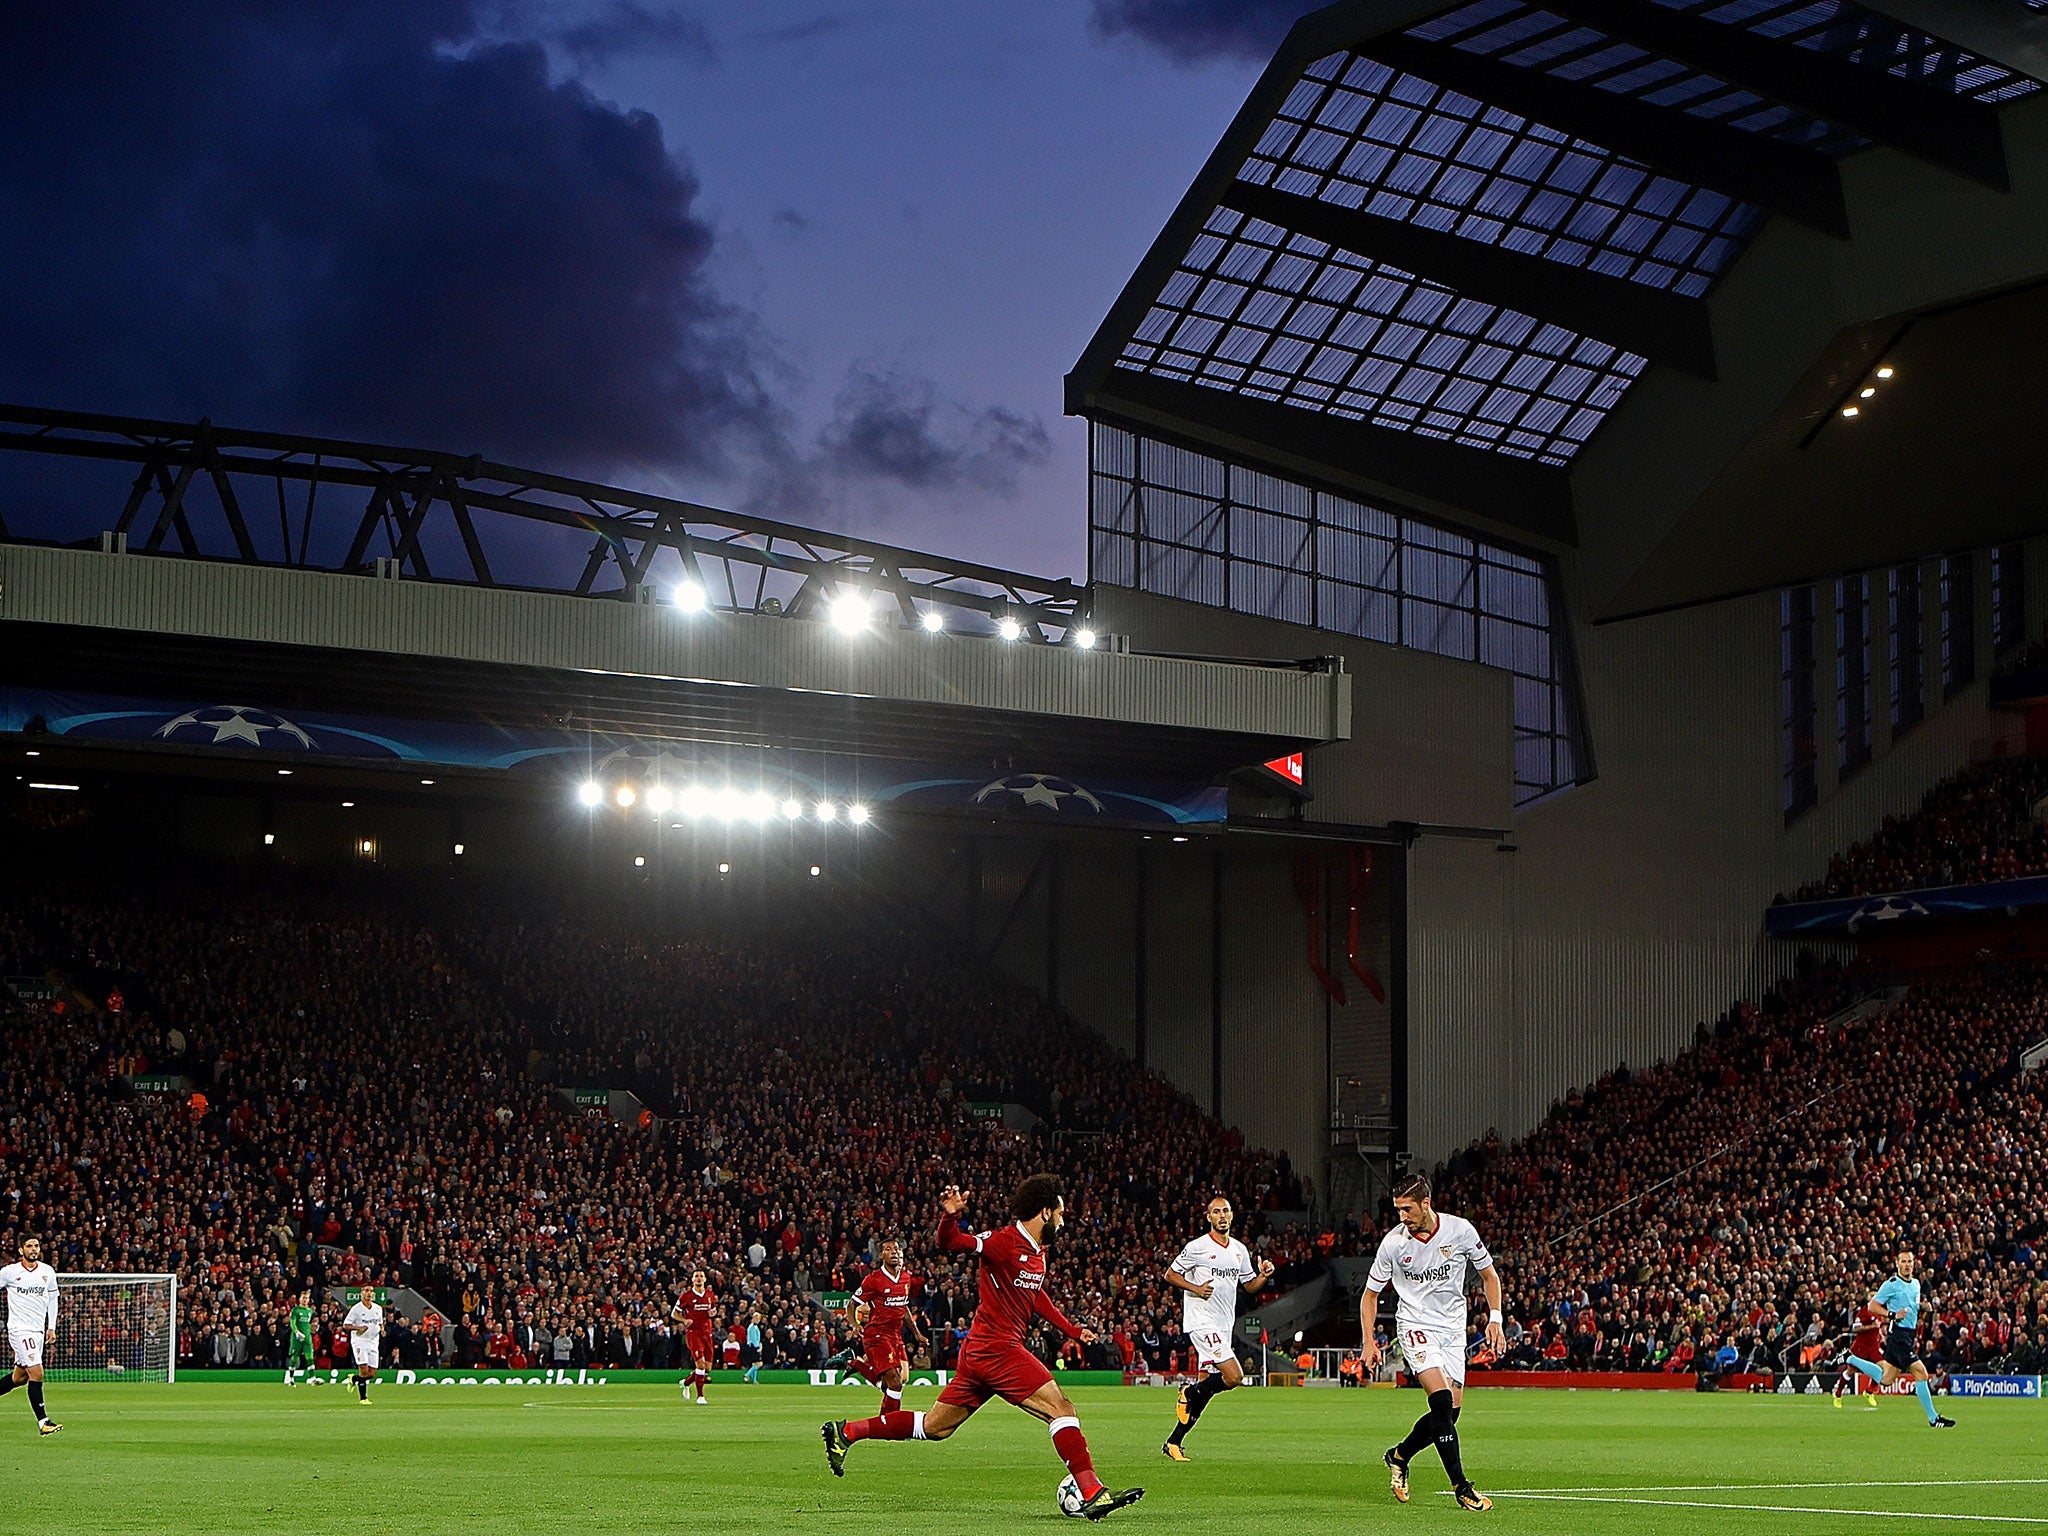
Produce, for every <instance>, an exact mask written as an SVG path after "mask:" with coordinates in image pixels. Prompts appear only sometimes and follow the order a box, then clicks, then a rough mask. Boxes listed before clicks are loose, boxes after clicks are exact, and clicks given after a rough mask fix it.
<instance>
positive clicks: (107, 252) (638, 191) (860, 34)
mask: <svg viewBox="0 0 2048 1536" xmlns="http://www.w3.org/2000/svg"><path fill="white" fill-rule="evenodd" d="M1312 8H1313V6H1312V5H1311V4H1309V3H1308V0H1026V3H1024V4H1021V5H1019V4H997V3H985V0H873V3H854V4H837V5H835V4H833V3H832V0H805V3H796V0H747V3H732V0H728V3H719V0H700V3H695V4H667V3H662V0H407V3H404V4H394V3H391V0H346V3H333V4H323V5H319V6H306V7H299V6H286V5H273V4H258V3H253V0H247V3H234V0H195V3H190V4H184V5H179V6H170V7H166V6H143V5H95V6H64V7H56V6H50V7H13V8H10V10H9V12H8V13H7V15H6V17H5V19H4V20H0V277H4V280H5V281H4V284H0V399H5V400H8V401H12V402H15V403H20V404H32V405H52V406H60V407H66V408H73V409H82V410H102V411H111V412H118V413H124V414H133V415H144V416H163V417H169V418H172V419H182V420H194V419H197V418H199V417H200V416H209V417H211V418H212V419H213V420H215V421H216V422H219V423H222V424H225V425H231V426H237V427H252V428H265V429H271V430H279V431H305V432H318V433H331V434H337V435H347V436H354V437H360V438H366V439H369V440H371V441H381V442H395V443H400V444H406V445H411V446H420V447H430V448H445V449H450V450H455V451H460V452H470V451H475V452H480V453H482V454H484V455H485V456H486V457H489V458H494V459H497V460H500V461H503V462H507V463H512V464H518V465H523V466H527V467H532V468H540V469H553V470H559V471H564V472H569V473H578V474H585V475H590V476H593V477H596V478H601V479H608V480H614V481H617V482H619V483H622V484H626V485H630V486H640V487H648V488H660V489H667V490H671V491H674V492H676V493H678V494H684V495H688V496H692V497H695V498H697V499H699V500H704V501H709V502H712V503H714V504H717V505H723V506H733V507H749V508H753V509H756V510H759V511H762V512H764V513H768V514H771V515H775V516H780V517H784V518H787V519H789V520H791V521H798V522H809V523H814V524H817V525H819V526H822V527H825V528H828V529H837V530H844V531H848V532H859V533H864V534H867V535H870V536H872V537H875V538H880V539H886V540H890V541H893V542H897V543H904V544H909V545H912V546H916V547H921V548H928V549H933V550H937V551H940V552H943V553H949V554H955V555H960V556H965V557H971V558H975V559H979V560H985V561H989V562H993V563H997V564H1002V565H1010V566H1015V567H1018V568H1020V569H1023V570H1027V571H1031V572H1034V573H1038V574H1045V575H1072V576H1080V575H1082V574H1084V572H1085V567H1086V557H1085V542H1084V521H1085V520H1084V496H1085V483H1086V469H1085V463H1084V447H1085V431H1084V428H1083V427H1082V424H1081V423H1079V422H1078V421H1073V420H1069V419H1067V418H1065V417H1063V416H1062V415H1061V396H1060V390H1061V377H1062V375H1063V374H1064V373H1065V372H1066V370H1067V369H1068V368H1069V367H1070V366H1071V365H1072V364H1073V362H1074V360H1075V359H1076V358H1077V357H1078V355H1079V353H1080V350H1081V348H1082V346H1083V345H1084V344H1085V343H1086V341H1087V339H1088V337H1089V335H1090V334H1091V332H1092V331H1093V329H1094V327H1095V325H1096V323H1097V322H1098V321H1099V320H1100V319H1101V317H1102V315H1103V313H1104V312H1105V310H1106V309H1107V307H1108V305H1109V303H1110V302H1111V300H1112V299H1113V298H1114V297H1115V295H1116V293H1117V291H1118V289H1119V288H1120V287H1121V285H1122V284H1123V282H1124V280H1125V278H1126V277H1127V276H1128V275H1129V274H1130V272H1131V270H1132V268H1133V267H1134V266H1135V264H1136V263H1137V261H1138V260H1139V258H1140V257H1141V256H1142V255H1143V253H1144V251H1145V248H1146V246H1147V245H1148V244H1149V242H1150V241H1151V239H1152V237H1153V236H1154V235H1155V234H1156V233H1157V232H1158V229H1159V227H1160V225H1161V224H1162V222H1163V221H1164V220H1165V218H1166V216H1167V214H1168V213H1169V212H1170V211H1171V209H1172V207H1173V205H1174V203H1175V201H1176V200H1177V199H1178V198H1179V196H1180V194H1181V193H1182V191H1183V190H1184V189H1185V187H1186V186H1187V183H1188V181H1189V180H1190V178H1191V177H1192V176H1193V174H1194V172H1195V170H1196V169H1197V167H1198V166H1199V165H1200V163H1201V161H1202V159H1203V158H1204V157H1205V156H1206V155H1207V154H1208V152H1209V150H1210V148H1211V147H1212V146H1213V145H1214V143H1215V141H1216V138H1217V136H1218V135H1219V134H1220V133H1221V131H1222V129H1223V127H1224V125H1225V124H1226V123H1227V122H1228V121H1229V119H1230V117H1231V115H1232V113H1233V112H1234V111H1235V110H1236V108H1237V107H1238V105H1239V104H1240V103H1241V102H1242V100H1243V98H1244V95H1245V92H1246V91H1247V90H1248V89H1249V87H1250V85H1251V83H1252V81H1253V80H1254V79H1255V78H1256V76H1257V73H1258V70H1259V68H1260V66H1261V65H1262V63H1263V62H1264V60H1265V58H1266V57H1267V56H1268V54H1269V53H1270V51H1271V48H1272V46H1273V45H1274V43H1276V42H1277V41H1278V39H1279V37H1280V35H1282V34H1283V33H1284V31H1285V29H1286V26H1287V23H1288V22H1289V21H1290V20H1292V19H1293V17H1294V16H1296V15H1298V14H1300V13H1302V12H1304V11H1306V10H1308V9H1312ZM8 468H9V466H6V465H0V476H4V473H5V472H6V471H7V470H8ZM6 483H7V482H6V480H5V479H4V478H0V486H4V485H5V484H6ZM5 512H6V515H7V518H8V521H9V523H10V525H11V526H13V527H14V529H15V531H16V532H17V533H18V534H28V535H32V536H59V535H65V536H68V535H72V534H76V533H79V532H87V531H91V530H93V529H97V528H98V527H101V526H104V525H105V522H106V518H105V516H104V515H103V513H102V512H101V511H100V510H98V509H95V510H94V512H93V513H92V514H91V515H90V516H88V517H86V518H85V519H84V523H85V526H84V527H83V528H74V527H68V526H65V525H63V524H62V523H60V522H59V521H57V520H56V517H55V514H54V513H53V512H52V510H51V509H50V508H48V507H44V506H36V505H32V506H27V507H23V506H20V505H12V504H10V505H8V506H7V507H6V508H5Z"/></svg>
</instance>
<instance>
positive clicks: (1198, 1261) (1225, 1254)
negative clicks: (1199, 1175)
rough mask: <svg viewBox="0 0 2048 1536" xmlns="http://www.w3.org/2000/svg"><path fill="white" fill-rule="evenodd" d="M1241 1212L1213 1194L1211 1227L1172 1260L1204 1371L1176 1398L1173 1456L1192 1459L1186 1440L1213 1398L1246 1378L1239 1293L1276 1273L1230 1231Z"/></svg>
mask: <svg viewBox="0 0 2048 1536" xmlns="http://www.w3.org/2000/svg"><path fill="white" fill-rule="evenodd" d="M1235 1215H1236V1213H1235V1212H1233V1211H1232V1210H1231V1208H1230V1201H1229V1199H1228V1198H1227V1197H1225V1196H1223V1195H1218V1196H1217V1197H1216V1198H1215V1199H1213V1200H1211V1201H1210V1202H1209V1210H1208V1219H1209V1230H1208V1231H1207V1232H1204V1233H1203V1234H1202V1235H1201V1236H1200V1237H1198V1238H1196V1239H1195V1240H1194V1241H1193V1242H1191V1243H1189V1244H1188V1245H1187V1247H1185V1248H1183V1249H1181V1251H1180V1255H1179V1257H1178V1258H1176V1259H1175V1260H1174V1261H1173V1263H1172V1264H1170V1265H1168V1266H1167V1270H1166V1283H1167V1284H1168V1285H1170V1286H1172V1287H1173V1288H1174V1289H1175V1290H1177V1291H1179V1292H1180V1293H1181V1297H1180V1321H1181V1327H1182V1328H1184V1329H1185V1330H1186V1331H1187V1336H1188V1342H1189V1343H1191V1344H1193V1345H1194V1347H1195V1362H1196V1368H1197V1369H1198V1370H1200V1371H1202V1372H1203V1373H1204V1374H1203V1376H1202V1379H1201V1380H1200V1381H1198V1382H1196V1383H1195V1384H1194V1385H1193V1386H1192V1387H1182V1388H1181V1389H1180V1396H1179V1398H1178V1399H1177V1400H1176V1401H1175V1403H1174V1417H1175V1418H1176V1419H1178V1420H1179V1421H1180V1422H1179V1423H1177V1424H1175V1425H1174V1426H1173V1433H1172V1434H1171V1435H1169V1436H1167V1438H1166V1444H1165V1445H1163V1446H1161V1447H1160V1449H1161V1450H1163V1451H1164V1452H1166V1455H1167V1457H1168V1459H1170V1460H1173V1461H1186V1460H1187V1459H1188V1457H1187V1452H1185V1451H1183V1450H1182V1449H1181V1448H1180V1442H1181V1440H1182V1438H1183V1437H1184V1436H1185V1435H1186V1434H1187V1432H1188V1431H1189V1430H1191V1429H1193V1428H1194V1427H1195V1420H1197V1419H1199V1418H1200V1417H1201V1416H1202V1410H1203V1409H1204V1408H1206V1407H1208V1406H1209V1399H1210V1398H1212V1397H1214V1396H1215V1395H1216V1394H1217V1393H1219V1392H1228V1391H1229V1390H1230V1389H1231V1388H1232V1387H1234V1386H1236V1385H1237V1384H1238V1383H1239V1382H1241V1381H1243V1380H1244V1367H1243V1366H1241V1365H1239V1364H1238V1363H1237V1351H1236V1350H1234V1349H1232V1348H1231V1347H1230V1333H1231V1330H1232V1329H1233V1328H1235V1327H1236V1326H1237V1293H1238V1292H1239V1291H1240V1290H1241V1291H1243V1292H1244V1293H1245V1295H1247V1296H1249V1295H1251V1294H1252V1292H1254V1291H1256V1290H1257V1289H1258V1288H1259V1287H1260V1286H1262V1285H1264V1284H1265V1283H1266V1282H1267V1281H1268V1280H1270V1279H1272V1277H1273V1265H1272V1261H1271V1260H1269V1259H1261V1260H1259V1262H1258V1264H1257V1266H1256V1267H1255V1266H1254V1265H1253V1264H1252V1256H1251V1251H1250V1250H1249V1249H1247V1248H1246V1247H1245V1245H1244V1244H1243V1243H1241V1242H1239V1241H1238V1240H1237V1239H1236V1238H1234V1237H1232V1236H1231V1235H1230V1223H1231V1221H1232V1220H1233V1219H1234V1218H1235Z"/></svg>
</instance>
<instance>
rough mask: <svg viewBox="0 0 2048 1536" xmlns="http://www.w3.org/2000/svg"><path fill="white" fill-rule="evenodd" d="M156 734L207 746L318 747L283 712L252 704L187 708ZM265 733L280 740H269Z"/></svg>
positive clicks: (303, 749) (158, 729) (168, 721)
mask: <svg viewBox="0 0 2048 1536" xmlns="http://www.w3.org/2000/svg"><path fill="white" fill-rule="evenodd" d="M156 734H157V735H158V736H160V737H162V738H163V739H164V740H166V741H177V740H184V741H190V742H195V743H197V744H198V745H200V746H207V747H225V746H232V745H235V744H237V743H239V744H241V745H244V746H251V747H256V748H259V749H261V748H264V747H271V748H283V749H284V750H286V751H289V750H291V745H292V744H296V745H297V747H298V749H299V750H300V751H304V752H317V751H318V750H319V748H318V747H316V746H314V745H313V738H312V737H311V736H308V735H307V734H306V732H305V731H304V729H302V728H301V727H299V726H297V725H294V724H293V723H292V722H291V721H289V720H287V719H285V718H284V716H282V715H274V714H272V713H271V712H270V711H269V710H267V709H257V708H256V707H255V706H254V705H250V704H207V705H204V706H202V707H201V708H199V709H188V710H187V711H185V713H184V714H182V715H179V716H177V717H176V718H175V719H172V720H166V721H165V722H164V723H163V724H162V725H160V726H158V727H157V731H156ZM266 736H275V737H277V738H279V739H278V740H276V741H273V742H266V741H265V740H264V738H265V737H266Z"/></svg>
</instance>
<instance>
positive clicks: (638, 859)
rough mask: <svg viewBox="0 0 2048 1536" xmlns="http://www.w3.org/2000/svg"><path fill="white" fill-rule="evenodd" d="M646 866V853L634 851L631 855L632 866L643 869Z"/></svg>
mask: <svg viewBox="0 0 2048 1536" xmlns="http://www.w3.org/2000/svg"><path fill="white" fill-rule="evenodd" d="M646 866H647V855H646V854H644V853H636V854H634V855H633V867H634V868H635V869H644V868H646Z"/></svg>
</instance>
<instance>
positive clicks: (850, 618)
mask: <svg viewBox="0 0 2048 1536" xmlns="http://www.w3.org/2000/svg"><path fill="white" fill-rule="evenodd" d="M830 612H831V615H832V627H833V628H834V629H836V630H838V631H839V632H840V633H841V634H843V635H851V634H857V633H859V632H860V631H861V630H863V629H865V628H867V624H868V595H867V593H865V592H857V591H855V590H854V589H852V588H851V587H849V588H848V589H847V590H846V591H844V592H841V593H840V594H839V595H838V596H837V597H835V598H833V599H832V604H831V608H830Z"/></svg>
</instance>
